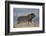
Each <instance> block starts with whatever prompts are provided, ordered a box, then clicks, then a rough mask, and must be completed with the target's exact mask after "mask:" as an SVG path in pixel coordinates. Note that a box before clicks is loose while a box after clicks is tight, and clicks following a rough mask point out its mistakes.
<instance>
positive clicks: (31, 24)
mask: <svg viewBox="0 0 46 36" xmlns="http://www.w3.org/2000/svg"><path fill="white" fill-rule="evenodd" d="M22 27H39V24H35V23H29V24H28V23H20V24H15V25H14V28H22Z"/></svg>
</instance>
